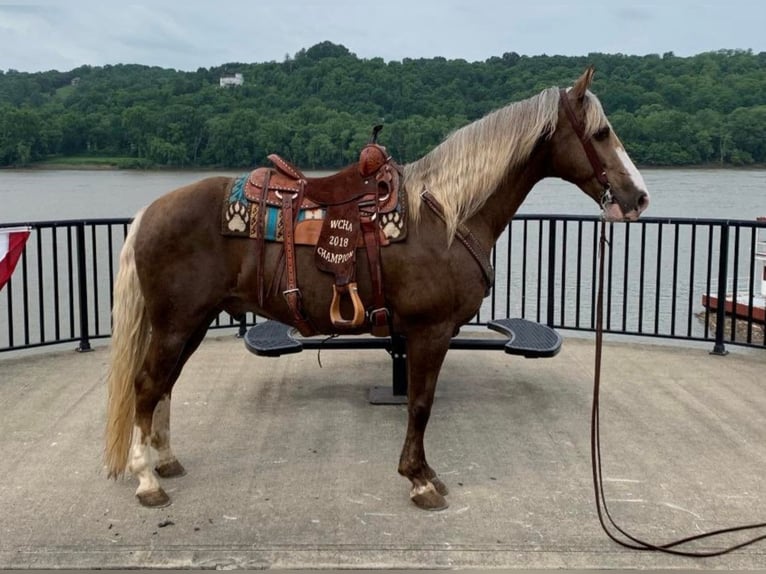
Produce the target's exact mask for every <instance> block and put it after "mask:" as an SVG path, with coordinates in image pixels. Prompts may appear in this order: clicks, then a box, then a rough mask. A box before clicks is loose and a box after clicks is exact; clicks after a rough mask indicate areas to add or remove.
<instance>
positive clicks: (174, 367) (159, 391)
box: [129, 325, 207, 507]
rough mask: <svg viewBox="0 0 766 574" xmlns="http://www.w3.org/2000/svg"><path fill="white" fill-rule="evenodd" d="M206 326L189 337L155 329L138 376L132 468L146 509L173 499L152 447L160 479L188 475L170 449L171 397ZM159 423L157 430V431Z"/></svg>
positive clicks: (140, 500) (130, 466) (137, 494)
mask: <svg viewBox="0 0 766 574" xmlns="http://www.w3.org/2000/svg"><path fill="white" fill-rule="evenodd" d="M206 327H207V325H205V329H202V330H201V331H202V335H200V331H197V332H196V333H195V334H194V336H192V337H189V338H186V337H183V336H181V335H179V334H178V333H174V334H167V333H162V332H161V331H160V330H155V331H154V333H153V334H152V340H151V343H150V346H149V351H148V353H147V356H146V360H145V361H144V368H143V369H142V370H141V372H140V373H139V375H138V377H136V381H135V388H136V403H135V407H136V408H135V428H134V430H133V444H132V446H131V451H130V462H129V469H130V472H131V473H132V474H133V475H134V476H135V477H136V478H137V479H138V488H137V489H136V496H137V497H138V500H139V502H141V504H142V505H144V506H154V507H160V506H166V505H168V504H170V497H168V495H167V493H165V491H164V490H163V489H162V487H161V486H160V483H159V480H158V479H157V475H156V474H155V472H154V465H153V463H152V456H151V448H150V446H154V447H155V448H156V449H157V451H158V453H159V457H160V458H159V461H158V468H159V471H158V472H159V473H160V476H178V475H179V474H183V472H184V470H183V466H181V464H180V463H179V462H178V461H177V459H176V458H175V456H174V455H173V453H172V451H171V449H170V396H171V390H172V388H173V383H175V381H176V380H177V379H178V376H179V375H180V374H181V368H182V367H183V365H184V363H185V362H186V360H187V359H188V358H189V356H190V355H191V354H192V353H193V352H194V350H195V349H196V348H197V346H198V345H199V343H200V341H201V340H202V337H203V336H204V332H205V330H206ZM155 423H156V424H157V429H156V430H155V429H153V425H154V424H155Z"/></svg>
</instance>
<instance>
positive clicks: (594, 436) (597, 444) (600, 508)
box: [590, 219, 766, 558]
mask: <svg viewBox="0 0 766 574" xmlns="http://www.w3.org/2000/svg"><path fill="white" fill-rule="evenodd" d="M606 245H607V241H606V221H605V220H604V219H602V221H601V239H600V242H599V268H598V291H597V295H596V353H595V354H596V365H595V373H594V377H593V406H592V409H591V433H590V443H591V444H590V446H591V467H592V471H593V488H594V491H595V495H596V510H597V512H598V520H599V522H600V523H601V528H603V529H604V532H606V534H607V536H609V538H611V539H612V540H614V541H615V542H617V543H618V544H620V545H622V546H624V547H626V548H632V549H634V550H652V551H655V552H664V553H667V554H674V555H677V556H691V557H695V558H701V557H710V556H721V555H722V554H728V553H729V552H733V551H734V550H738V549H739V548H743V547H745V546H748V545H750V544H753V543H755V542H758V541H759V540H764V539H766V534H762V535H760V536H757V537H755V538H752V539H750V540H746V541H745V542H742V543H740V544H735V545H734V546H730V547H727V548H724V549H723V550H711V551H697V552H693V551H686V550H677V549H676V547H677V546H681V545H683V544H687V543H689V542H693V541H697V540H702V539H705V538H711V537H714V536H720V535H722V534H730V533H732V532H740V531H744V530H755V529H761V528H766V522H761V523H758V524H749V525H745V526H734V527H731V528H721V529H720V530H712V531H710V532H703V533H702V534H697V535H695V536H689V537H687V538H682V539H680V540H676V541H674V542H668V543H666V544H661V545H655V544H650V543H649V542H645V541H643V540H641V539H639V538H636V537H635V536H632V535H631V534H628V533H627V532H626V531H625V530H623V529H622V528H620V527H619V526H618V525H617V524H616V523H615V521H614V519H613V518H612V515H611V514H610V513H609V509H608V508H607V505H606V496H605V495H604V481H603V477H602V471H601V438H600V431H599V390H600V385H601V353H602V342H603V336H604V327H603V326H604V305H603V303H604V259H605V253H604V252H605V250H606ZM607 520H608V521H609V524H611V525H612V527H614V528H615V529H616V530H617V531H618V532H619V533H620V534H622V535H623V536H624V537H625V538H627V539H628V540H629V542H627V541H625V540H622V539H620V538H619V537H618V536H617V535H616V534H615V533H613V532H612V531H611V530H610V529H609V527H608V525H607V523H606V521H607Z"/></svg>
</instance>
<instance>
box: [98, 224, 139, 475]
mask: <svg viewBox="0 0 766 574" xmlns="http://www.w3.org/2000/svg"><path fill="white" fill-rule="evenodd" d="M142 214H143V211H141V212H139V213H138V214H137V215H136V218H135V219H134V220H133V223H132V225H131V228H130V231H129V232H128V236H127V237H126V238H125V245H124V246H123V248H122V251H121V253H120V269H119V272H118V273H117V281H116V282H115V285H114V306H113V308H112V321H113V326H112V345H111V357H110V367H109V375H108V379H107V388H108V399H107V423H106V450H105V453H104V459H105V463H106V468H107V471H108V474H109V477H113V478H117V477H118V476H120V475H121V474H123V473H124V472H125V467H126V466H127V463H128V455H129V451H130V445H131V438H132V433H133V419H134V413H135V398H136V391H135V387H134V386H133V382H134V380H135V378H136V375H137V374H138V372H139V370H140V369H141V367H142V365H143V362H144V357H145V356H146V351H147V349H148V346H149V339H150V329H149V317H148V315H147V313H146V306H145V303H144V296H143V295H142V293H141V285H140V284H139V282H138V274H137V273H136V259H135V251H134V248H135V243H136V234H137V233H138V228H139V226H140V224H141V216H142Z"/></svg>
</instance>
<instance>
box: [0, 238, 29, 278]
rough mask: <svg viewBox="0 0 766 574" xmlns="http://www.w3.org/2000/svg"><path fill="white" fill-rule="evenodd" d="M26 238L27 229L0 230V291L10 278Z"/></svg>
mask: <svg viewBox="0 0 766 574" xmlns="http://www.w3.org/2000/svg"><path fill="white" fill-rule="evenodd" d="M28 238H29V228H28V227H13V228H6V229H0V289H2V288H3V287H5V284H6V283H8V280H9V279H10V278H11V273H13V270H14V268H15V267H16V263H18V262H19V257H21V253H22V251H24V246H25V245H26V243H27V239H28Z"/></svg>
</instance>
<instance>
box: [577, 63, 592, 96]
mask: <svg viewBox="0 0 766 574" xmlns="http://www.w3.org/2000/svg"><path fill="white" fill-rule="evenodd" d="M595 72H596V69H595V68H594V67H593V66H588V67H587V68H586V69H585V71H584V72H583V74H582V76H580V77H579V78H578V79H577V81H576V82H575V85H574V86H572V93H573V94H574V96H575V97H576V98H577V99H578V100H582V99H583V98H584V97H585V92H586V91H587V90H588V88H590V84H591V82H592V81H593V74H594V73H595Z"/></svg>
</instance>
